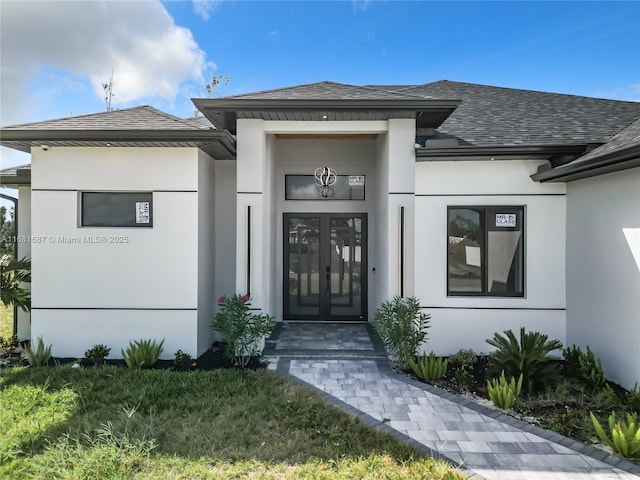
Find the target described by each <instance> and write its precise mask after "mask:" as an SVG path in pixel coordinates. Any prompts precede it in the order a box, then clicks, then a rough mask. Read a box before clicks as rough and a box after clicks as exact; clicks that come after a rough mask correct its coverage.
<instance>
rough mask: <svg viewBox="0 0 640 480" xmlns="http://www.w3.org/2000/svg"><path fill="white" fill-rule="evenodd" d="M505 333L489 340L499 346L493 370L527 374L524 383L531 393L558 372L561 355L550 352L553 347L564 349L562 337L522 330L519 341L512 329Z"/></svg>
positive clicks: (510, 373)
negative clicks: (557, 337)
mask: <svg viewBox="0 0 640 480" xmlns="http://www.w3.org/2000/svg"><path fill="white" fill-rule="evenodd" d="M503 333H504V336H502V335H500V334H499V333H494V335H493V338H490V339H487V343H488V344H489V345H491V346H493V347H496V351H495V352H493V353H492V354H491V356H490V364H489V366H490V371H492V372H493V373H495V374H497V372H499V371H501V370H504V372H505V374H506V375H508V376H510V377H517V376H519V375H520V374H522V376H523V382H524V385H526V386H527V391H528V392H529V394H531V393H532V392H533V391H534V390H535V389H536V388H537V387H540V386H545V385H547V384H548V383H549V381H551V380H553V379H555V377H556V376H557V374H558V368H557V367H558V360H559V359H558V358H556V357H552V356H550V355H549V353H550V352H552V351H553V350H557V349H560V348H562V343H561V342H560V341H558V340H549V337H548V336H547V335H544V334H542V333H540V332H526V331H525V329H524V327H522V328H521V329H520V339H519V340H518V339H517V338H516V336H515V335H514V333H513V332H512V331H511V330H505V331H504V332H503Z"/></svg>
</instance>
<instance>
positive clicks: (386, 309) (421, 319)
mask: <svg viewBox="0 0 640 480" xmlns="http://www.w3.org/2000/svg"><path fill="white" fill-rule="evenodd" d="M429 318H430V316H429V315H427V314H425V313H422V312H420V302H419V301H418V299H417V298H415V297H409V298H402V297H400V296H395V297H393V300H391V301H390V302H389V301H386V302H383V303H382V305H381V306H380V308H379V309H378V310H376V313H375V315H374V320H373V328H374V329H375V330H376V333H377V334H378V335H379V336H380V339H381V340H382V343H383V344H384V346H385V348H386V349H387V353H388V354H389V355H390V356H391V358H392V359H393V360H394V361H396V362H398V363H399V364H400V365H401V366H402V367H403V368H406V367H407V365H408V362H409V360H410V359H413V358H414V357H415V356H416V353H417V352H418V348H419V347H420V345H422V342H424V341H425V340H426V338H427V329H428V328H429Z"/></svg>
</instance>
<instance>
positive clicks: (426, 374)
mask: <svg viewBox="0 0 640 480" xmlns="http://www.w3.org/2000/svg"><path fill="white" fill-rule="evenodd" d="M447 364H448V361H447V359H446V358H442V357H436V354H435V353H433V352H431V353H430V354H429V356H427V354H426V353H423V354H422V355H421V356H419V357H418V359H417V360H416V361H413V359H411V358H410V359H409V366H410V367H411V370H413V373H415V374H416V375H417V376H418V378H421V379H422V380H424V381H425V382H433V381H435V380H440V379H441V378H442V377H443V376H444V374H445V373H447Z"/></svg>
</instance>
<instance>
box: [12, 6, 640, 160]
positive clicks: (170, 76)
mask: <svg viewBox="0 0 640 480" xmlns="http://www.w3.org/2000/svg"><path fill="white" fill-rule="evenodd" d="M0 21H1V22H2V24H1V25H0V27H1V29H0V32H1V33H0V35H1V38H0V40H1V42H0V48H1V49H2V50H1V52H0V53H1V54H2V55H1V57H0V67H1V70H0V71H1V75H2V79H1V80H2V82H1V84H0V105H1V118H0V120H1V123H2V125H10V124H15V123H23V122H29V121H36V120H43V119H48V118H56V117H62V116H68V115H80V114H85V113H93V112H99V111H104V109H105V102H104V98H103V97H104V95H103V93H102V88H101V83H102V82H105V81H108V80H109V77H110V75H111V70H112V69H113V78H114V92H115V98H114V105H115V107H116V108H126V107H130V106H134V105H140V104H150V105H153V106H155V107H157V108H159V109H161V110H164V111H167V112H169V113H173V114H175V115H179V116H190V115H192V114H193V106H192V104H191V102H190V101H189V98H191V97H194V96H196V97H197V96H205V95H206V93H205V90H204V84H205V83H206V82H207V80H208V79H209V78H210V76H211V75H225V76H229V77H230V78H231V81H230V84H229V86H228V88H227V90H226V93H227V94H234V93H241V92H247V91H255V90H264V89H269V88H277V87H281V86H288V85H295V84H300V83H308V82H315V81H320V80H333V81H337V82H344V83H353V84H416V83H425V82H430V81H435V80H440V79H448V80H456V81H464V82H471V83H482V84H490V85H498V86H504V87H513V88H524V89H532V90H544V91H550V92H562V93H570V94H576V95H586V96H598V97H606V98H615V99H620V100H634V101H639V100H640V2H417V1H415V2H399V1H386V2H384V1H342V2H321V1H315V2H311V1H308V2H302V1H299V2H268V1H263V2H249V1H212V2H206V1H196V2H187V1H184V2H179V1H170V2H158V1H154V0H148V1H137V2H128V1H106V2H88V1H87V2H72V1H57V2H55V1H47V2H33V1H20V2H14V1H10V0H9V1H7V0H3V1H2V2H0ZM0 155H1V156H0V160H1V161H2V166H3V167H4V166H8V165H15V164H18V163H25V162H28V161H29V159H28V156H25V155H17V154H15V153H14V152H10V151H8V150H7V149H5V148H2V151H1V152H0Z"/></svg>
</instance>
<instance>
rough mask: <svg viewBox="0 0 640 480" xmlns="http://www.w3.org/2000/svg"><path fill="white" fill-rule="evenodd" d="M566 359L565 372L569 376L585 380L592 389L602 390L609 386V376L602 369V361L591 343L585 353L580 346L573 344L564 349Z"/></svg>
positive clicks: (563, 353)
mask: <svg viewBox="0 0 640 480" xmlns="http://www.w3.org/2000/svg"><path fill="white" fill-rule="evenodd" d="M562 356H563V357H564V360H565V365H564V372H565V376H567V377H568V378H575V379H576V380H579V381H581V382H583V383H584V384H585V385H586V387H587V388H589V389H590V390H592V391H596V390H602V389H603V388H605V387H606V386H607V378H606V377H605V376H604V371H603V370H602V362H601V361H600V359H599V358H597V357H596V356H595V355H594V353H593V351H592V350H591V348H590V347H589V345H587V352H586V353H584V352H583V351H582V350H581V349H580V347H576V346H575V345H573V346H572V347H570V348H565V349H564V350H563V351H562Z"/></svg>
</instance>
